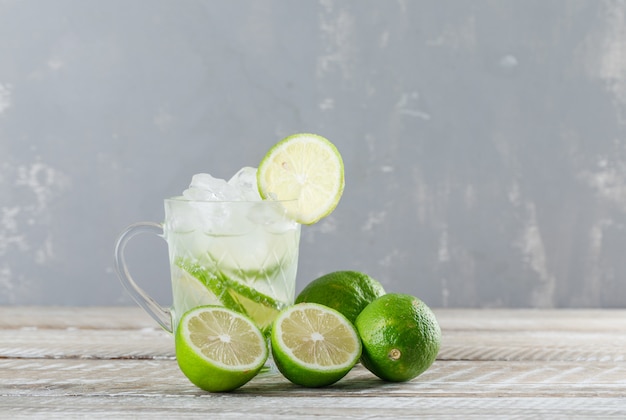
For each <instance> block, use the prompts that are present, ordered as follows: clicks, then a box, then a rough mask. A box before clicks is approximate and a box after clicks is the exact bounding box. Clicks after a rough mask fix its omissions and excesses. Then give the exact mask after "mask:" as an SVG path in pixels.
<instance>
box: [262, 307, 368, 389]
mask: <svg viewBox="0 0 626 420" xmlns="http://www.w3.org/2000/svg"><path fill="white" fill-rule="evenodd" d="M271 343H272V346H271V347H272V355H273V357H274V362H275V363H276V367H277V368H278V370H280V372H281V373H282V374H283V375H284V376H285V377H286V378H287V379H289V380H290V381H291V382H293V383H295V384H298V385H302V386H307V387H320V386H326V385H330V384H333V383H335V382H337V381H338V380H339V379H341V378H343V377H344V376H345V375H346V374H347V373H348V372H349V371H350V369H352V367H353V366H354V365H355V364H356V362H357V361H358V360H359V357H360V356H361V340H360V338H359V336H358V334H357V332H356V329H355V328H354V326H353V325H352V323H351V322H350V321H348V319H347V318H346V317H345V316H343V315H342V314H341V313H339V312H337V311H336V310H334V309H331V308H328V307H326V306H323V305H319V304H317V303H299V304H296V305H294V306H291V307H289V308H287V309H285V310H284V311H283V312H281V313H280V315H278V318H276V320H275V321H274V324H273V326H272V334H271Z"/></svg>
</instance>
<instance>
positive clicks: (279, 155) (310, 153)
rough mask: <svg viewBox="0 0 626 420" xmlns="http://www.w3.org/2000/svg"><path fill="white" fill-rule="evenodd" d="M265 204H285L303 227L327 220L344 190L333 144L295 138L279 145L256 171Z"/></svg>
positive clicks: (340, 164) (301, 136)
mask: <svg viewBox="0 0 626 420" xmlns="http://www.w3.org/2000/svg"><path fill="white" fill-rule="evenodd" d="M257 184H258V187H259V193H260V194H261V197H262V198H263V199H266V200H293V201H291V202H286V203H284V206H285V208H286V209H287V214H288V216H289V217H290V218H292V219H293V220H295V221H296V222H298V223H301V224H304V225H310V224H313V223H315V222H317V221H319V220H320V219H322V218H323V217H326V216H328V215H329V214H330V213H331V212H332V211H333V210H334V209H335V207H337V204H338V203H339V199H340V198H341V195H342V194H343V189H344V186H345V180H344V167H343V160H342V158H341V155H340V154H339V151H338V150H337V148H336V147H335V145H333V144H332V143H331V142H330V141H328V140H327V139H326V138H324V137H322V136H319V135H317V134H308V133H306V134H293V135H291V136H289V137H286V138H284V139H283V140H281V141H279V142H278V143H276V144H275V145H274V146H273V147H272V148H271V149H270V150H269V151H268V152H267V154H266V155H265V157H264V158H263V160H262V161H261V163H260V164H259V168H258V170H257Z"/></svg>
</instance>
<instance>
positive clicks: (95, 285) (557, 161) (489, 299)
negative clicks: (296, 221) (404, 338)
mask: <svg viewBox="0 0 626 420" xmlns="http://www.w3.org/2000/svg"><path fill="white" fill-rule="evenodd" d="M303 131H309V132H315V133H318V134H321V135H324V136H326V137H328V138H329V139H330V140H331V141H333V142H334V143H335V144H336V145H337V147H338V148H339V150H340V151H341V153H342V155H343V158H344V162H345V170H346V190H345V193H344V196H343V198H342V201H341V203H340V205H339V207H338V208H337V210H336V211H335V212H334V213H333V214H332V215H331V216H330V217H328V218H327V219H325V220H323V221H321V222H320V223H318V224H316V225H314V226H308V227H304V228H303V230H302V242H301V249H300V264H299V275H298V286H297V289H298V290H300V289H301V288H302V287H304V285H305V284H306V283H307V282H308V281H310V280H312V279H313V278H315V277H317V276H318V275H321V274H323V273H326V272H329V271H333V270H341V269H353V270H359V271H364V272H366V273H368V274H370V275H371V276H373V277H375V278H377V279H379V280H380V281H381V282H382V283H383V285H384V286H385V287H386V289H387V290H388V291H397V292H406V293H411V294H414V295H417V296H419V297H421V298H422V299H423V300H424V301H426V302H427V303H428V304H429V305H431V306H433V307H625V306H626V281H625V279H624V275H625V273H626V258H625V257H624V253H625V250H626V2H625V1H623V0H525V1H518V0H516V1H510V0H498V1H496V0H493V1H486V0H485V1H441V0H432V1H426V0H424V1H419V0H416V1H411V0H404V1H402V0H384V1H383V0H378V1H376V0H359V1H356V0H354V1H348V0H345V1H332V0H319V1H309V0H302V1H286V0H285V1H283V0H255V1H252V0H249V1H242V0H235V1H201V0H185V1H173V0H171V1H168V0H150V1H148V0H133V1H127V0H123V1H122V0H107V1H95V0H49V1H43V0H42V1H36V0H0V304H4V305H14V304H25V305H31V304H33V305H39V304H45V305H126V304H128V305H131V304H134V303H133V302H132V301H131V299H130V298H129V297H128V295H127V294H126V293H125V291H124V290H123V289H122V287H121V285H120V283H119V281H118V279H117V277H116V275H115V272H114V269H113V247H114V243H115V239H116V237H117V235H118V234H119V233H120V231H121V230H122V229H123V228H124V227H125V226H126V225H128V224H130V223H132V222H135V221H139V220H152V221H160V220H162V218H163V203H162V199H163V198H166V197H168V196H172V195H175V194H178V193H180V192H181V191H182V190H183V189H184V188H186V187H187V185H188V183H189V181H190V179H191V176H192V175H193V174H194V173H197V172H210V173H211V174H213V175H215V176H218V177H230V175H232V174H233V173H234V172H235V171H236V170H237V169H239V168H240V167H242V166H247V165H248V166H256V165H257V164H258V162H259V160H260V159H261V157H262V156H263V155H264V154H265V152H266V150H267V149H268V148H269V147H270V146H271V145H272V144H274V143H275V142H276V141H278V140H279V139H280V138H282V137H284V136H286V135H288V134H292V133H295V132H303ZM128 252H129V256H128V258H129V260H130V261H131V262H132V263H133V264H132V265H131V269H132V270H133V272H134V274H135V276H136V278H137V280H138V281H139V283H141V284H142V285H143V286H144V288H145V289H146V290H147V291H149V292H150V293H152V294H153V295H154V297H155V298H156V299H157V300H159V301H160V302H162V303H164V304H168V302H169V301H170V300H171V298H170V292H169V279H168V265H167V261H166V259H167V255H166V248H165V243H164V242H162V241H161V240H159V239H158V238H156V237H154V238H149V237H146V238H143V237H141V238H138V239H137V240H136V242H134V243H133V245H132V246H130V245H129V250H128Z"/></svg>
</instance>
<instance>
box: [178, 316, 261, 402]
mask: <svg viewBox="0 0 626 420" xmlns="http://www.w3.org/2000/svg"><path fill="white" fill-rule="evenodd" d="M175 343H176V360H177V361H178V366H179V367H180V370H181V371H182V372H183V374H185V376H186V377H187V378H188V379H189V380H190V381H191V382H192V383H193V384H194V385H196V386H197V387H199V388H201V389H203V390H205V391H211V392H221V391H231V390H233V389H236V388H239V387H240V386H242V385H244V384H245V383H246V382H248V381H249V380H250V379H252V378H253V377H254V376H255V375H256V374H257V373H258V372H259V371H260V370H261V368H262V367H263V365H264V364H265V362H266V360H267V357H268V355H269V352H268V349H267V343H266V341H265V338H264V337H263V334H261V331H260V330H259V329H258V328H257V327H256V326H255V325H254V323H253V322H252V321H251V320H250V319H249V318H247V317H246V316H244V315H242V314H240V313H237V312H235V311H232V310H230V309H227V308H224V307H221V306H200V307H197V308H194V309H192V310H190V311H188V312H186V313H185V314H184V315H183V317H182V318H181V320H180V324H179V325H178V329H177V330H176V340H175Z"/></svg>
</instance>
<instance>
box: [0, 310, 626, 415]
mask: <svg viewBox="0 0 626 420" xmlns="http://www.w3.org/2000/svg"><path fill="white" fill-rule="evenodd" d="M435 314H436V315H437V318H438V320H439V323H440V324H441V328H442V332H443V343H442V348H441V351H440V353H439V356H438V358H437V361H436V362H435V363H434V364H433V366H432V367H431V368H430V369H429V370H428V371H426V372H425V373H423V374H422V375H421V376H419V377H418V378H416V379H414V380H413V381H410V382H406V383H386V382H383V381H381V380H379V379H377V378H376V377H374V376H373V375H372V374H370V373H369V372H368V371H367V370H365V369H364V368H363V367H361V366H360V365H357V367H355V368H354V369H353V370H352V371H351V372H350V373H349V374H348V376H346V377H345V378H344V379H342V380H341V381H340V382H338V383H336V384H335V385H333V386H330V387H327V388H321V389H307V388H301V387H298V386H296V385H292V384H291V383H290V382H288V381H287V380H285V379H284V378H283V377H282V376H280V375H279V374H276V375H265V376H257V377H256V378H254V379H253V380H252V381H251V382H249V383H248V384H246V385H244V386H243V387H242V388H240V389H239V390H237V391H235V392H232V393H223V394H210V393H206V392H203V391H201V390H200V389H198V388H195V387H194V386H193V385H192V384H191V383H190V382H188V381H187V379H186V378H185V377H184V376H183V375H182V373H180V371H179V370H178V367H177V364H176V360H175V359H174V356H173V355H174V347H173V340H172V338H171V337H170V336H169V335H168V334H166V333H165V332H163V331H161V330H160V329H159V328H157V327H156V324H155V323H154V322H153V321H152V320H151V319H149V318H148V316H147V315H145V314H144V313H143V312H141V310H140V309H138V308H134V307H113V308H110V307H109V308H67V307H61V308H59V307H0V417H2V418H33V417H36V418H45V419H48V418H64V419H65V418H75V417H86V418H98V417H106V418H137V417H146V418H176V417H202V418H205V419H206V418H212V419H213V418H238V417H244V416H245V417H249V418H254V419H256V418H273V419H274V418H276V419H281V418H285V419H292V418H328V419H332V418H341V419H352V418H372V419H378V418H393V419H398V418H418V417H421V418H434V417H439V418H452V417H456V418H551V419H552V418H609V417H613V418H626V310H603V311H600V310H450V309H440V310H435Z"/></svg>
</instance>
